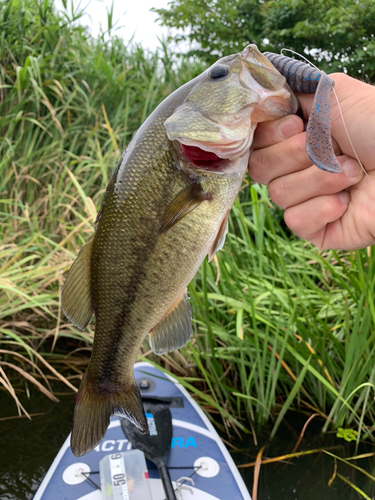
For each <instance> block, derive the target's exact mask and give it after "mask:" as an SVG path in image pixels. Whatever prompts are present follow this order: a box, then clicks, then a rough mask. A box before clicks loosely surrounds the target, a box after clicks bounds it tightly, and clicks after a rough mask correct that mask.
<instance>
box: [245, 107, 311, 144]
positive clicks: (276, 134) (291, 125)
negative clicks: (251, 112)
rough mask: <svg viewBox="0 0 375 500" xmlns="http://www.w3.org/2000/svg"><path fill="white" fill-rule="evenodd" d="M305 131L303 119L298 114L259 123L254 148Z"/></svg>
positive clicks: (277, 141) (275, 142) (274, 142)
mask: <svg viewBox="0 0 375 500" xmlns="http://www.w3.org/2000/svg"><path fill="white" fill-rule="evenodd" d="M300 132H303V121H302V120H301V118H300V117H299V116H297V115H289V116H285V117H283V118H280V119H279V120H272V121H267V122H262V123H259V124H258V126H257V128H256V130H255V134H254V140H253V144H252V148H253V149H260V148H265V147H267V146H271V145H272V144H277V143H279V142H281V141H284V140H285V139H289V137H292V136H293V135H296V134H299V133H300Z"/></svg>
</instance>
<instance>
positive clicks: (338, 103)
mask: <svg viewBox="0 0 375 500" xmlns="http://www.w3.org/2000/svg"><path fill="white" fill-rule="evenodd" d="M284 51H287V52H292V53H293V54H296V55H297V56H299V57H302V59H304V60H305V61H306V62H307V64H309V65H310V66H312V67H313V68H315V69H317V70H318V71H321V70H320V69H319V68H318V67H317V66H315V64H313V63H312V62H311V61H309V60H308V59H307V58H306V57H305V56H303V55H302V54H299V53H298V52H296V51H294V50H292V49H286V48H284V49H281V51H280V52H281V53H282V54H283V52H284ZM283 55H284V54H283ZM332 90H333V94H334V96H335V99H336V102H337V106H338V109H339V113H340V116H341V120H342V124H343V125H344V130H345V133H346V137H347V138H348V141H349V144H350V146H351V147H352V150H353V153H354V155H355V157H356V159H357V161H358V163H359V164H360V166H361V169H362V171H363V173H364V174H365V175H366V176H367V177H368V179H370V180H372V179H371V178H370V176H369V175H368V173H367V171H366V169H365V167H364V165H363V163H362V162H361V160H360V159H359V157H358V154H357V151H356V149H355V147H354V145H353V143H352V140H351V138H350V136H349V132H348V129H347V126H346V123H345V120H344V115H343V112H342V109H341V105H340V102H339V98H338V96H337V93H336V90H335V88H334V87H333V88H332Z"/></svg>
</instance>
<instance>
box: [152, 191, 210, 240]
mask: <svg viewBox="0 0 375 500" xmlns="http://www.w3.org/2000/svg"><path fill="white" fill-rule="evenodd" d="M209 199H210V195H208V194H207V193H204V192H203V191H202V189H201V187H200V184H198V183H197V182H193V183H192V184H189V185H188V186H187V187H186V188H185V189H183V190H182V191H180V192H179V193H178V195H177V196H176V197H175V198H174V199H173V200H172V201H171V203H170V204H169V205H168V206H167V208H166V210H165V212H164V214H163V217H162V218H161V221H160V226H159V234H163V233H165V232H166V231H168V229H170V228H171V227H173V226H174V225H175V224H177V222H179V221H180V220H181V219H183V218H184V217H185V216H186V215H187V214H189V213H190V212H191V211H193V210H194V208H196V207H197V206H198V205H200V204H201V203H202V201H205V200H209Z"/></svg>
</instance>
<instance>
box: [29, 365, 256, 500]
mask: <svg viewBox="0 0 375 500" xmlns="http://www.w3.org/2000/svg"><path fill="white" fill-rule="evenodd" d="M134 375H135V380H136V382H137V383H138V385H139V387H140V390H141V395H142V398H146V399H152V400H158V399H159V398H160V399H161V401H164V402H165V403H166V404H168V406H169V408H170V411H171V414H172V425H173V437H172V442H171V451H170V453H169V456H168V459H167V466H168V469H169V473H170V476H171V479H172V483H173V485H174V487H175V490H176V496H177V498H178V499H179V500H190V499H191V500H228V499H230V500H251V498H250V494H249V492H248V490H247V488H246V486H245V484H244V482H243V480H242V478H241V476H240V473H239V472H238V469H237V467H236V466H235V464H234V462H233V460H232V458H231V456H230V455H229V453H228V450H227V449H226V447H225V445H224V443H223V442H222V440H221V439H220V437H219V436H218V434H217V432H216V431H215V429H214V428H213V426H212V424H211V423H210V421H209V420H208V418H207V417H206V415H205V414H204V413H203V411H202V410H201V409H200V408H199V406H198V405H197V403H196V402H195V401H194V400H193V399H192V398H191V397H190V395H189V394H188V392H187V391H186V390H185V389H184V387H182V386H181V385H180V384H179V383H178V382H177V380H176V379H174V378H173V377H171V376H169V375H167V374H165V373H163V372H161V371H160V370H158V369H157V368H155V367H154V366H152V365H151V364H149V363H146V362H142V363H136V364H135V366H134ZM131 450H132V445H131V443H130V441H129V440H128V439H127V437H126V436H125V434H124V431H123V430H122V427H121V422H120V419H119V418H118V417H114V418H112V419H111V423H110V425H109V427H108V430H107V434H106V435H105V437H104V439H103V441H102V442H101V443H100V444H99V445H98V446H97V447H96V448H95V450H93V451H92V452H90V453H88V454H87V455H84V456H83V457H80V458H76V457H75V456H74V455H73V453H72V452H71V449H70V436H68V438H67V440H66V441H65V443H64V445H63V446H62V448H61V450H60V451H59V453H58V455H57V456H56V458H55V460H54V462H53V463H52V465H51V467H50V469H49V470H48V472H47V474H46V476H45V478H44V480H43V481H42V483H41V485H40V487H39V489H38V491H37V492H36V494H35V496H34V500H103V499H104V498H105V496H104V494H103V493H102V491H101V490H100V477H99V462H100V461H101V460H102V459H103V458H104V457H105V456H107V455H111V456H117V455H118V454H119V453H123V452H129V451H131ZM147 469H148V474H146V475H147V479H148V481H149V483H148V484H149V487H150V491H151V497H152V500H164V499H165V493H164V490H163V486H162V482H161V480H160V477H159V473H158V470H157V469H156V467H155V466H154V464H152V462H149V461H147ZM139 500H142V499H139Z"/></svg>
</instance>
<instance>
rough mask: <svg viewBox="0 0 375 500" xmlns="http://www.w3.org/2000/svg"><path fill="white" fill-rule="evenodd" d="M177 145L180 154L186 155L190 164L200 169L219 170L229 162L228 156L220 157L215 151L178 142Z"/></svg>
mask: <svg viewBox="0 0 375 500" xmlns="http://www.w3.org/2000/svg"><path fill="white" fill-rule="evenodd" d="M179 145H180V150H181V152H182V155H183V156H184V157H186V158H187V159H188V160H189V162H190V163H191V164H192V165H194V166H195V167H197V168H200V169H202V170H211V171H215V172H220V171H222V170H224V169H225V168H226V167H227V166H228V165H229V163H230V160H228V158H220V156H218V155H217V154H216V153H213V152H212V151H205V150H204V149H201V148H199V147H198V146H189V145H187V144H182V143H179Z"/></svg>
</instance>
